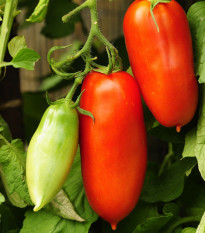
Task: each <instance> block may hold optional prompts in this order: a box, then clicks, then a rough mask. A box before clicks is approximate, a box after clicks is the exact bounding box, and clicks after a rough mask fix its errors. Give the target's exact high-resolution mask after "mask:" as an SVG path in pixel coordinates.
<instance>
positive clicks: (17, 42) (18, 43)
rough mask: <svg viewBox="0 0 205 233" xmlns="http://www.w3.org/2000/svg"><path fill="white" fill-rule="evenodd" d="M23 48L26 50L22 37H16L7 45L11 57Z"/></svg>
mask: <svg viewBox="0 0 205 233" xmlns="http://www.w3.org/2000/svg"><path fill="white" fill-rule="evenodd" d="M24 48H27V45H26V40H25V38H24V36H16V37H14V38H13V39H12V40H11V41H10V42H9V44H8V50H9V53H10V55H11V56H12V57H15V56H16V55H17V53H18V52H19V51H20V50H21V49H24Z"/></svg>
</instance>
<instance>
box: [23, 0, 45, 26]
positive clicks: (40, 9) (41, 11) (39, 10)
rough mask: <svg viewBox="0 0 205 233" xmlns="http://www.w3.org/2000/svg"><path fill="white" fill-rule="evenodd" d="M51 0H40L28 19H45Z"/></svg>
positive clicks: (37, 20) (33, 21)
mask: <svg viewBox="0 0 205 233" xmlns="http://www.w3.org/2000/svg"><path fill="white" fill-rule="evenodd" d="M48 4H49V0H40V1H39V3H38V5H37V6H36V8H35V10H34V12H33V13H32V15H31V16H30V17H29V19H27V20H26V21H28V22H31V23H36V22H38V23H40V22H42V21H43V20H44V18H45V16H46V14H47V10H48Z"/></svg>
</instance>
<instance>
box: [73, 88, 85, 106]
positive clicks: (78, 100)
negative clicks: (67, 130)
mask: <svg viewBox="0 0 205 233" xmlns="http://www.w3.org/2000/svg"><path fill="white" fill-rule="evenodd" d="M84 91H85V90H83V91H82V92H81V93H80V95H79V96H78V98H77V100H76V101H75V103H74V104H73V105H71V108H76V107H78V106H79V104H80V99H81V96H82V94H83V92H84Z"/></svg>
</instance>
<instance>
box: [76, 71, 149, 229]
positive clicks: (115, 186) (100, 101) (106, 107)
mask: <svg viewBox="0 0 205 233" xmlns="http://www.w3.org/2000/svg"><path fill="white" fill-rule="evenodd" d="M82 90H85V91H84V93H83V95H82V98H81V103H80V106H81V108H83V109H85V110H88V111H90V112H91V113H92V114H93V115H94V118H95V122H93V120H92V119H91V118H90V117H89V116H85V115H80V150H81V156H82V176H83V182H84V187H85V191H86V195H87V198H88V201H89V203H90V205H91V206H92V208H93V209H94V211H95V212H96V213H97V214H98V215H99V216H101V217H102V218H103V219H105V220H106V221H108V222H109V223H110V224H111V226H112V228H113V229H115V228H116V226H117V223H118V222H119V221H120V220H122V219H123V218H124V217H126V216H127V215H128V214H129V213H130V212H131V211H132V209H133V208H134V207H135V205H136V203H137V201H138V199H139V196H140V192H141V189H142V185H143V181H144V175H145V170H146V161H147V146H146V132H145V125H144V118H143V110H142V104H141V97H140V92H139V88H138V85H137V82H136V80H135V79H134V78H133V77H132V76H131V75H129V74H127V73H125V72H116V73H113V74H110V75H105V74H102V73H97V72H92V73H89V74H88V75H87V76H86V78H85V80H84V81H83V85H82Z"/></svg>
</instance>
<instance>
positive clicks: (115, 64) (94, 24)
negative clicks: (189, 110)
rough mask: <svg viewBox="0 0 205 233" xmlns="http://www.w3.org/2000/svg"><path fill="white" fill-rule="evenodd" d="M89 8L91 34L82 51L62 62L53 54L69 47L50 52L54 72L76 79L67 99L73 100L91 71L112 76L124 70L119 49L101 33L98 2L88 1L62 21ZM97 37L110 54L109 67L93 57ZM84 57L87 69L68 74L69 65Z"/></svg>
mask: <svg viewBox="0 0 205 233" xmlns="http://www.w3.org/2000/svg"><path fill="white" fill-rule="evenodd" d="M85 8H89V10H90V15H91V28H90V33H89V35H88V37H87V41H86V42H85V44H84V46H83V47H82V49H80V50H79V51H77V52H76V53H75V54H74V55H72V56H68V57H66V58H65V59H64V60H62V61H55V60H54V59H53V58H52V54H53V52H54V51H55V50H57V49H63V48H65V47H68V46H60V47H59V46H57V47H53V48H51V49H50V51H49V52H48V62H49V64H50V66H51V68H52V70H53V71H54V72H55V73H56V74H58V75H59V76H61V77H63V78H65V79H73V78H75V81H74V84H73V87H72V88H71V90H70V91H71V93H68V95H67V97H66V98H72V96H73V94H74V92H75V90H76V88H77V87H78V85H80V84H81V83H82V80H83V78H84V76H85V75H86V74H87V73H89V72H90V71H91V70H96V69H97V71H98V72H101V73H105V74H110V73H112V72H117V71H120V70H122V61H121V58H120V56H119V54H118V51H117V49H116V48H115V47H114V46H113V45H112V44H111V43H110V42H109V41H108V40H107V39H106V38H105V37H104V35H103V34H102V33H101V31H100V28H99V24H98V15H97V0H86V1H85V2H84V3H83V4H81V5H79V6H78V7H76V8H75V9H74V10H72V11H71V12H69V13H68V14H66V15H64V16H63V17H62V21H63V22H64V23H67V22H68V21H69V20H70V18H71V17H72V16H73V15H75V14H77V13H79V12H80V11H81V10H83V9H85ZM95 37H97V38H98V39H99V40H100V41H101V42H102V43H103V44H104V45H105V47H106V51H107V54H108V59H109V64H108V66H102V65H99V64H97V63H96V62H95V60H97V57H92V56H91V47H92V44H93V40H94V38H95ZM79 57H82V58H83V60H84V61H85V69H84V70H80V71H77V72H75V73H66V72H65V71H64V68H65V67H66V65H67V64H69V63H71V62H72V61H74V60H76V59H77V58H79Z"/></svg>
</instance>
